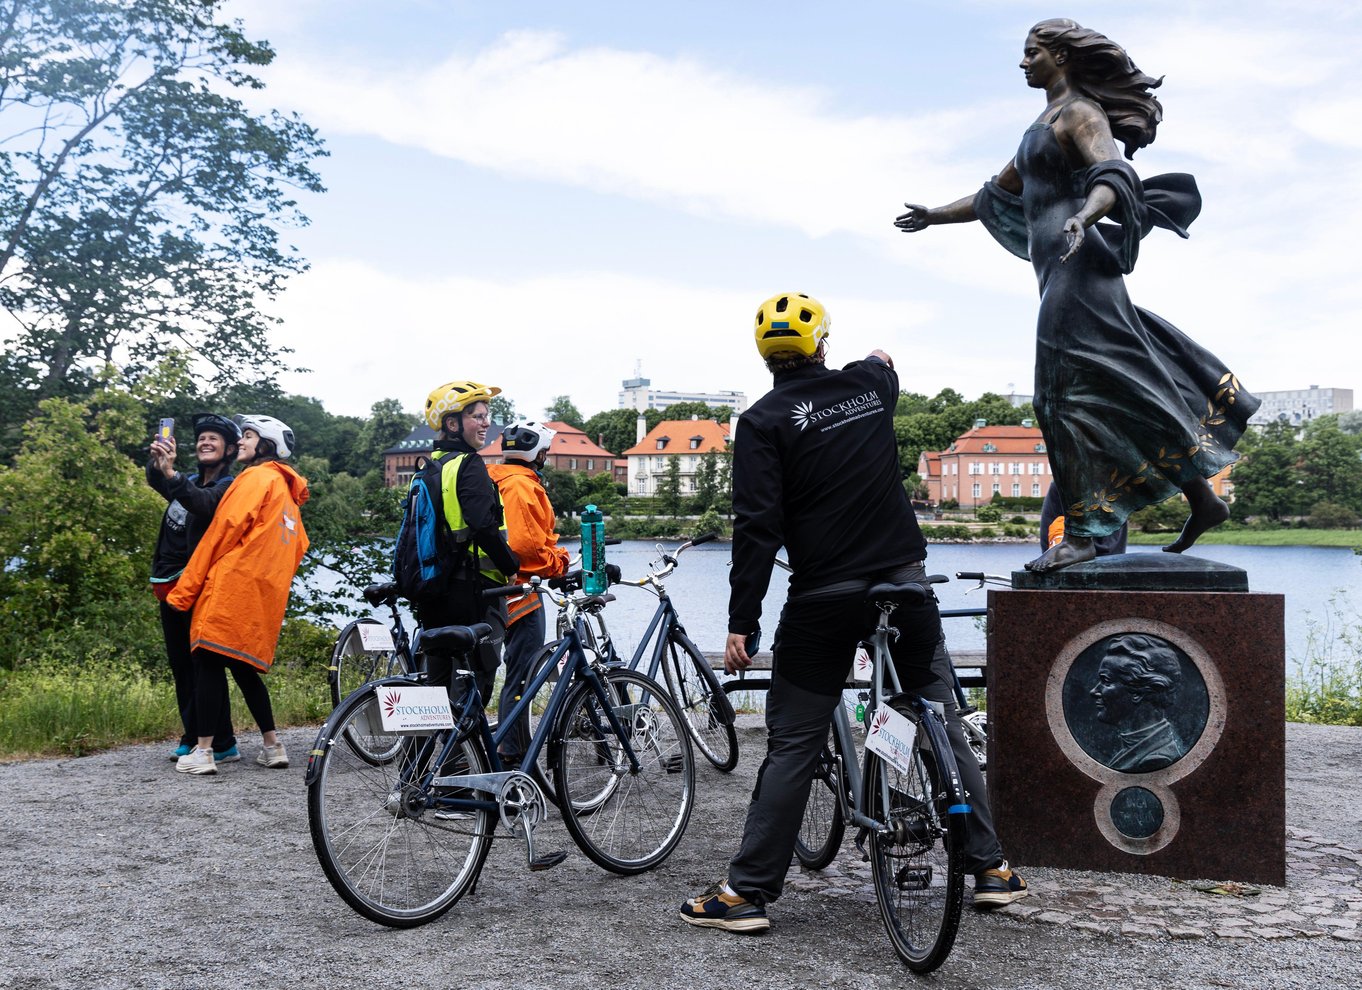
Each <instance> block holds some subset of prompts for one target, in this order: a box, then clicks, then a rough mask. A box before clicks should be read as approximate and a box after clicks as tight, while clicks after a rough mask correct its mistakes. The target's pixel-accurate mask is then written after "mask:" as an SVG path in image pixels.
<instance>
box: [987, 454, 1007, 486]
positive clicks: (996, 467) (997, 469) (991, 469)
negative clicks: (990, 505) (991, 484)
mask: <svg viewBox="0 0 1362 990" xmlns="http://www.w3.org/2000/svg"><path fill="white" fill-rule="evenodd" d="M988 473H989V474H1002V473H1003V466H1002V464H1000V463H998V462H997V461H994V462H993V463H991V464H989V466H988ZM994 491H997V488H996V487H995V488H994Z"/></svg>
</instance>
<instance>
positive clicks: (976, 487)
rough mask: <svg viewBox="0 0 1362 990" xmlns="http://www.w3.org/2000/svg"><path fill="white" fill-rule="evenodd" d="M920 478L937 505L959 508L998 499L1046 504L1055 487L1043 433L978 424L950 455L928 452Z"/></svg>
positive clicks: (1028, 427)
mask: <svg viewBox="0 0 1362 990" xmlns="http://www.w3.org/2000/svg"><path fill="white" fill-rule="evenodd" d="M917 473H918V474H919V475H921V476H922V481H923V484H925V485H926V486H927V498H928V500H929V501H930V502H932V503H933V504H940V503H941V502H943V501H945V500H947V499H955V501H957V502H959V503H960V506H961V507H962V508H963V507H966V506H974V505H986V504H987V503H988V502H990V501H992V499H993V496H994V495H999V494H1001V495H1003V496H1005V497H1016V496H1028V497H1031V498H1041V497H1043V496H1044V495H1045V490H1046V489H1047V488H1049V487H1050V481H1051V480H1052V476H1051V474H1050V456H1049V454H1047V453H1046V450H1045V438H1044V437H1042V436H1041V433H1040V428H1039V427H1037V426H1036V425H1035V424H1033V423H1032V422H1031V420H1029V419H1027V420H1023V421H1022V425H1021V426H990V425H988V423H987V422H985V421H984V420H982V419H980V420H975V423H974V426H973V427H972V428H971V429H969V430H968V431H967V432H965V433H962V434H961V435H960V436H959V437H957V438H956V441H955V442H954V443H953V444H951V445H950V447H949V448H947V449H946V450H939V451H926V450H924V451H923V452H922V454H921V456H920V457H918V461H917Z"/></svg>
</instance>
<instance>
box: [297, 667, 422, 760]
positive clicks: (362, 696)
mask: <svg viewBox="0 0 1362 990" xmlns="http://www.w3.org/2000/svg"><path fill="white" fill-rule="evenodd" d="M414 683H416V678H415V677H413V676H410V675H408V676H395V677H383V678H380V679H379V680H376V681H370V682H369V683H368V684H366V685H364V688H363V690H361V691H358V692H356V693H355V694H352V695H350V697H348V698H346V699H345V700H344V701H342V702H341V703H340V704H339V705H337V706H336V707H335V708H334V709H332V711H331V714H330V715H328V716H327V717H326V721H325V722H323V723H322V727H321V728H320V729H318V730H317V738H316V739H314V740H313V741H312V748H311V749H309V750H308V751H307V771H306V772H305V773H304V775H303V783H304V785H306V786H308V787H310V786H312V783H313V781H315V780H316V779H317V757H319V756H321V755H323V754H324V753H325V752H326V751H327V750H328V749H330V748H331V746H332V744H333V743H334V742H335V741H336V740H335V739H334V738H333V737H332V735H331V726H333V725H335V724H336V723H337V722H339V721H340V720H341V717H342V716H344V715H348V714H349V713H350V710H351V709H352V708H354V707H356V706H357V705H360V704H363V703H364V701H365V700H367V699H368V697H369V695H371V694H373V693H374V692H375V691H377V690H378V689H379V688H382V687H392V686H393V685H407V684H414Z"/></svg>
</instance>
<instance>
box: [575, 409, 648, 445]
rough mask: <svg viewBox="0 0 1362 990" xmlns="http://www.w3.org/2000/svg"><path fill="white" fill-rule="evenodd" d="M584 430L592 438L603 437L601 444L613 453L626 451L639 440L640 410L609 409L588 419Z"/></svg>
mask: <svg viewBox="0 0 1362 990" xmlns="http://www.w3.org/2000/svg"><path fill="white" fill-rule="evenodd" d="M582 432H583V433H585V434H586V435H587V437H588V438H589V439H591V440H595V439H596V438H597V437H600V438H601V446H602V447H604V448H605V449H606V450H608V451H610V452H611V453H612V454H615V455H619V454H622V453H624V452H625V451H626V450H628V449H629V448H630V447H632V446H633V445H634V444H635V443H637V442H638V412H637V411H636V410H634V409H608V410H606V411H605V412H598V413H596V415H594V416H592V417H591V418H590V419H588V420H587V421H586V425H585V426H583V427H582Z"/></svg>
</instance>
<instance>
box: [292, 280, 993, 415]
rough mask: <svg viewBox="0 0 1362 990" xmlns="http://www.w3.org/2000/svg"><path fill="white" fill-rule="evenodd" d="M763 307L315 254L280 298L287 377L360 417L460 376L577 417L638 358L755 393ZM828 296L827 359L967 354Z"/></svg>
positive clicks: (894, 307)
mask: <svg viewBox="0 0 1362 990" xmlns="http://www.w3.org/2000/svg"><path fill="white" fill-rule="evenodd" d="M678 300H684V301H685V305H676V304H675V303H676V301H678ZM760 302H761V300H760V299H754V298H750V297H749V295H748V294H746V293H733V292H723V291H715V290H712V289H707V288H705V287H702V286H693V285H686V284H682V283H677V282H670V281H666V280H662V279H650V278H642V277H630V276H624V275H617V274H610V273H580V274H573V275H557V276H548V277H527V278H524V279H514V280H504V281H492V280H483V279H473V278H458V277H452V278H443V279H439V280H427V279H419V280H418V279H409V278H406V277H403V276H400V275H394V274H391V273H387V272H383V271H380V270H378V269H377V268H375V267H374V266H372V265H369V264H366V263H363V262H356V261H348V262H346V261H342V262H321V263H318V264H317V265H315V266H314V267H313V269H312V270H311V271H309V272H308V273H307V274H306V275H303V276H300V277H299V278H297V279H295V280H294V282H293V283H292V285H291V286H290V288H289V289H288V291H287V293H286V294H285V296H284V299H283V303H282V306H281V307H280V313H281V315H282V316H283V317H284V328H283V330H282V331H281V332H280V334H279V335H278V339H279V342H281V343H284V344H287V345H288V346H291V347H293V348H294V349H295V351H296V353H295V355H294V357H295V359H296V360H297V362H298V363H299V364H301V365H303V366H305V367H308V368H310V369H311V370H312V371H313V373H314V374H312V375H297V374H294V375H289V376H287V378H286V379H285V382H284V386H285V388H286V389H289V390H291V391H296V392H299V393H301V394H304V395H316V396H318V397H319V398H320V399H322V401H323V402H324V403H325V404H326V408H327V409H328V410H330V411H332V412H337V413H346V414H351V415H362V414H366V413H367V412H368V410H369V406H370V405H372V404H373V403H374V402H375V401H377V400H378V399H380V398H388V397H392V398H397V399H400V400H401V401H402V403H403V405H404V406H405V408H407V409H409V410H412V411H416V410H418V409H419V408H420V405H421V403H422V402H423V401H424V400H425V396H426V393H427V392H428V391H429V390H430V389H432V388H434V387H435V386H436V385H438V384H440V383H441V382H445V381H449V380H452V379H456V378H471V379H474V380H477V381H483V382H485V383H487V384H492V385H498V386H500V387H502V388H503V389H505V390H506V393H507V394H508V396H510V398H511V399H512V400H513V401H515V403H516V405H517V408H518V409H519V411H520V412H523V413H526V414H532V415H538V414H539V413H541V412H542V411H543V408H544V406H546V405H547V404H548V402H549V400H550V399H551V398H552V397H553V396H555V395H563V394H566V395H569V396H571V397H572V398H573V400H574V401H575V402H576V404H577V406H578V408H579V409H580V410H581V411H582V413H583V414H585V415H588V416H589V415H591V414H592V413H596V412H600V411H601V410H604V409H613V408H615V407H616V406H617V405H618V392H619V388H620V382H621V381H622V380H623V379H625V378H629V377H632V376H633V369H634V362H635V360H636V359H641V360H642V362H643V374H644V377H647V378H650V379H651V380H652V382H653V385H654V386H655V387H657V388H665V389H686V390H690V389H695V390H703V391H719V390H733V391H742V392H746V393H747V396H748V398H749V400H751V399H755V398H757V396H759V395H761V394H762V393H764V392H765V391H766V390H767V389H769V388H770V384H771V381H770V376H769V375H768V374H767V373H766V371H765V369H764V368H763V367H762V364H761V360H760V358H759V357H758V356H757V353H756V347H755V346H754V344H753V342H752V332H751V325H752V317H753V314H754V313H755V311H756V306H757V305H758V304H759V303H760ZM829 307H830V309H831V312H832V316H833V326H832V335H831V338H830V341H829V343H830V345H831V354H830V361H832V362H835V363H837V364H839V365H840V364H841V363H845V362H846V361H850V360H854V359H856V358H859V357H863V356H864V355H865V354H866V353H868V352H869V351H870V350H871V349H873V348H876V347H881V348H884V349H886V350H888V351H889V352H890V353H891V354H892V355H894V356H896V357H899V358H900V364H901V373H902V375H903V378H904V387H905V388H916V389H918V390H924V389H928V388H931V386H930V381H932V380H934V373H935V371H936V370H937V369H941V368H950V367H952V366H956V365H962V364H968V363H970V361H971V360H972V359H971V358H970V356H968V355H965V354H962V353H961V352H960V350H959V348H958V347H957V346H956V342H955V341H952V340H945V339H934V338H935V335H934V334H932V333H931V332H930V331H929V330H928V328H929V327H930V326H932V325H934V324H935V323H936V322H937V321H938V320H939V318H940V316H941V314H940V313H939V312H938V311H937V310H936V308H935V307H934V306H933V305H931V304H923V305H917V306H905V305H904V304H903V303H902V301H901V300H897V299H891V300H870V299H858V298H855V297H851V296H845V297H843V296H838V297H837V298H836V299H835V300H834V302H833V303H829ZM1004 361H1006V358H1004ZM1009 367H1010V365H1009ZM927 372H933V373H932V374H928V373H927ZM1008 374H1009V372H1007V371H1005V370H1004V371H1003V372H1001V375H1002V377H1004V378H1006V376H1007V375H1008ZM1012 374H1013V377H1015V373H1012ZM952 380H958V379H952ZM1008 380H1010V379H1008ZM1000 387H1001V386H1000ZM938 388H940V386H937V387H936V388H931V391H933V392H935V391H936V390H937V389H938Z"/></svg>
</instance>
